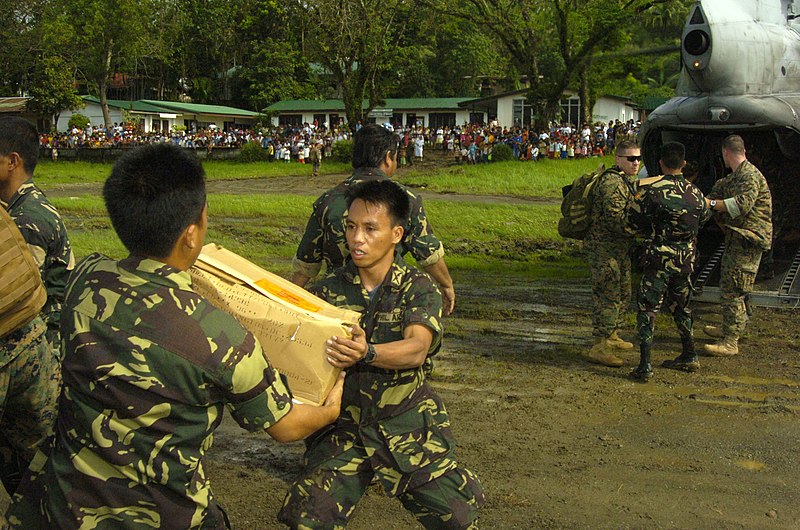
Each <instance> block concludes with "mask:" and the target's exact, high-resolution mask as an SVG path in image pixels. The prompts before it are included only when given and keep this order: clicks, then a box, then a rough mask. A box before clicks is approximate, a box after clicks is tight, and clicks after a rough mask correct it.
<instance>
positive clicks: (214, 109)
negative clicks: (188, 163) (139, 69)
mask: <svg viewBox="0 0 800 530" xmlns="http://www.w3.org/2000/svg"><path fill="white" fill-rule="evenodd" d="M141 101H142V102H144V103H149V104H151V105H157V106H159V107H162V108H164V109H170V110H172V111H180V112H185V113H189V114H218V115H221V116H249V117H253V116H258V112H253V111H252V110H245V109H237V108H236V107H226V106H225V105H204V104H201V103H180V102H177V101H158V100H154V99H143V100H141Z"/></svg>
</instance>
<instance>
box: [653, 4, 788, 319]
mask: <svg viewBox="0 0 800 530" xmlns="http://www.w3.org/2000/svg"><path fill="white" fill-rule="evenodd" d="M798 4H799V5H798V8H797V10H796V8H795V5H794V2H793V1H792V0H698V1H697V2H696V4H695V6H694V7H693V8H692V10H691V12H690V15H689V18H688V20H687V23H686V25H685V27H684V30H683V35H682V37H681V61H682V69H681V77H680V80H679V83H678V87H677V89H676V97H674V98H672V99H670V100H669V101H668V102H666V103H665V104H663V105H661V106H660V107H658V108H657V109H655V110H654V111H653V112H652V113H651V114H650V115H649V116H648V117H647V120H646V121H645V122H644V124H643V125H642V131H641V134H640V136H639V138H640V144H641V146H642V151H643V154H644V162H645V165H646V167H647V170H648V172H649V173H650V174H651V175H654V174H658V172H659V169H658V152H659V149H658V148H659V146H660V145H661V144H662V143H664V142H667V141H673V140H676V141H680V142H682V143H683V144H684V145H685V146H686V148H687V160H689V161H692V162H693V163H694V164H696V165H697V166H698V168H699V177H698V181H697V182H696V184H698V185H699V186H700V188H701V189H702V190H703V191H708V190H709V189H710V188H711V186H712V185H713V183H714V182H715V181H716V180H717V179H719V178H722V177H724V176H725V173H726V169H725V167H724V165H723V163H722V157H721V148H720V146H721V142H722V140H723V139H724V138H725V137H726V136H727V135H729V134H733V133H736V134H740V135H741V136H742V137H743V138H744V140H745V146H746V149H747V155H748V158H749V159H750V160H751V161H752V162H753V163H755V164H756V166H757V167H759V169H761V171H762V172H763V173H764V175H765V176H766V178H767V181H768V182H769V185H770V189H771V191H772V196H773V208H774V215H773V224H774V227H775V238H774V242H773V251H772V252H770V253H769V254H767V255H765V257H764V259H763V260H762V274H760V281H759V283H758V284H757V286H756V289H757V291H756V293H754V295H753V302H754V303H756V304H761V305H776V306H782V307H786V306H789V307H800V280H798V281H797V282H795V279H796V278H797V276H798V270H799V269H800V251H798V249H800V17H799V16H798V15H800V2H798ZM720 240H721V233H720V232H719V229H718V228H717V227H716V226H708V227H707V228H706V230H704V231H703V232H702V233H701V238H700V249H701V258H700V260H699V266H698V273H697V277H696V278H695V282H696V287H697V288H698V293H699V296H698V299H700V300H706V301H714V300H717V299H718V297H719V292H718V289H717V288H716V287H714V282H715V280H716V277H717V276H718V264H719V258H720V256H721V248H720V245H719V241H720Z"/></svg>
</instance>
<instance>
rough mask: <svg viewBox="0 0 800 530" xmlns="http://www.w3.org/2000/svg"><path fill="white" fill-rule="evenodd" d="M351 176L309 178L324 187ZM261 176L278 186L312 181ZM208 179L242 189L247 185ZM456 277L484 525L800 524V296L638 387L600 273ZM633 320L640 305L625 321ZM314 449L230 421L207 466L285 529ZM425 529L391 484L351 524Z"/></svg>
mask: <svg viewBox="0 0 800 530" xmlns="http://www.w3.org/2000/svg"><path fill="white" fill-rule="evenodd" d="M293 180H294V179H293ZM336 180H338V179H337V177H335V176H334V177H326V178H324V179H321V180H319V181H313V182H311V181H307V182H306V183H305V184H304V185H302V186H301V187H302V189H303V190H305V191H304V192H305V193H312V194H316V193H318V192H319V190H321V189H325V188H326V187H327V186H328V185H329V184H330V182H335V181H336ZM329 181H330V182H329ZM259 182H262V183H265V184H260V187H261V189H260V190H259V191H264V192H267V193H269V192H281V193H286V192H299V191H298V190H299V189H300V188H297V189H287V185H288V182H289V181H284V182H281V180H280V179H279V180H276V181H272V180H269V181H266V180H261V181H259ZM267 183H268V184H267ZM239 184H241V186H242V192H243V193H245V192H246V193H253V192H255V191H256V190H255V189H254V188H253V182H248V183H239ZM210 185H211V187H212V189H213V190H214V191H226V192H236V189H237V188H236V186H237V185H238V184H236V183H233V184H230V183H228V184H226V183H221V182H220V183H213V182H212V183H210ZM54 191H55V190H54ZM77 191H78V190H77V189H72V190H70V189H63V190H61V191H60V192H59V193H64V194H70V193H76V192H77ZM488 200H490V201H492V200H498V198H489V199H488ZM455 281H456V289H457V297H458V298H457V310H456V312H455V314H454V315H453V316H452V317H449V318H447V319H445V326H446V329H445V332H446V335H445V337H446V338H445V343H444V348H443V350H442V352H441V353H440V354H439V355H438V356H437V362H436V368H435V372H434V374H433V376H432V377H431V381H432V384H433V386H434V388H436V389H437V391H438V392H439V393H440V394H441V395H442V397H443V398H444V401H445V403H446V405H447V407H448V410H449V412H450V416H451V420H452V425H453V430H454V433H455V436H456V439H457V442H458V455H459V459H460V460H461V461H462V462H463V463H464V464H465V465H466V466H467V467H469V468H470V469H472V470H474V471H475V472H476V473H477V474H478V476H479V477H480V479H481V480H482V482H483V484H484V486H485V488H486V492H487V495H488V499H487V504H486V506H485V507H484V509H483V511H482V512H481V518H480V526H481V527H482V528H498V529H506V528H508V529H511V528H519V529H527V528H798V527H800V491H799V489H798V488H799V487H800V465H799V464H800V458H798V457H800V449H798V443H800V421H798V419H799V418H798V414H799V413H800V394H799V393H798V390H800V325H799V324H800V312H799V311H800V310H794V311H787V310H775V309H764V308H758V309H757V310H756V313H755V314H754V316H753V318H752V321H751V323H750V325H749V328H748V335H747V337H746V338H745V339H744V340H742V342H741V351H742V355H740V356H738V357H735V358H729V359H718V358H708V357H704V358H702V359H701V361H702V369H701V371H699V372H697V373H694V374H686V373H680V372H674V371H669V370H664V369H657V370H656V373H655V377H654V378H653V380H651V381H650V382H649V383H647V384H637V383H633V382H630V381H628V380H627V379H626V377H625V376H626V374H627V373H628V371H629V370H630V369H631V368H632V367H633V365H634V364H635V362H636V360H637V355H638V354H636V353H634V352H629V353H627V354H625V355H624V357H625V359H626V366H625V367H623V368H618V369H614V368H606V367H601V366H596V365H591V364H588V363H586V362H585V361H584V360H583V359H582V358H581V357H580V353H581V352H582V351H584V350H586V349H587V348H588V347H589V345H590V342H591V340H590V338H589V336H590V334H591V328H590V324H589V322H590V315H589V310H588V305H589V296H590V293H589V290H588V286H587V285H586V284H585V282H580V281H561V282H558V281H555V282H554V281H547V282H541V281H525V280H515V281H514V282H512V283H509V282H508V281H507V280H502V279H497V278H495V277H490V276H488V275H483V274H481V273H461V274H457V275H456V276H455ZM696 315H697V319H696V324H695V328H696V329H700V327H701V325H702V324H703V323H710V322H711V323H713V322H718V321H719V315H718V314H716V307H715V306H713V305H703V306H698V307H697V312H696ZM632 334H633V317H631V318H630V319H629V326H628V329H626V330H625V333H623V335H625V336H626V337H628V338H632ZM699 342H703V341H702V340H701V341H699ZM678 348H679V341H678V339H677V334H676V332H675V331H674V326H673V325H672V324H671V321H669V320H668V319H665V318H660V319H659V322H658V328H657V331H656V342H655V347H654V361H655V362H656V363H660V362H661V361H662V360H664V359H666V358H669V357H672V356H674V355H675V354H676V353H677V351H678ZM302 449H303V446H302V444H299V443H298V444H290V445H279V444H277V443H274V442H273V441H271V440H270V439H269V438H268V437H267V436H266V435H263V434H247V433H245V432H244V431H242V430H241V429H239V428H238V426H236V425H235V423H234V422H232V421H231V420H230V419H229V418H226V420H225V422H224V423H223V426H222V428H221V429H220V430H219V431H218V434H217V436H216V438H215V442H214V446H213V448H212V449H211V451H210V452H209V469H210V476H211V479H212V482H213V488H214V490H215V492H216V495H217V497H218V498H219V499H220V500H221V502H222V503H223V504H224V505H225V506H226V508H227V510H228V512H229V514H230V517H231V519H232V521H233V523H234V525H235V527H236V528H239V529H270V528H280V526H279V525H278V524H277V523H276V521H275V514H276V513H277V511H278V509H279V506H280V503H281V501H282V499H283V496H284V493H285V491H286V488H287V484H288V481H290V480H291V479H292V477H294V476H295V475H296V473H297V472H298V471H299V469H300V464H301V455H302ZM417 527H418V525H417V524H416V523H415V521H414V520H413V518H411V517H409V516H408V515H407V514H406V513H404V511H403V509H402V507H401V506H400V504H399V503H398V502H397V501H395V500H393V499H389V498H387V497H386V496H385V495H384V494H383V493H382V492H381V491H380V489H379V488H378V487H372V488H370V490H369V491H368V492H367V495H366V496H365V498H364V499H363V501H362V503H361V504H360V505H359V507H358V509H357V512H356V514H355V515H354V517H353V519H352V523H351V524H350V528H353V529H378V528H380V529H405V528H417Z"/></svg>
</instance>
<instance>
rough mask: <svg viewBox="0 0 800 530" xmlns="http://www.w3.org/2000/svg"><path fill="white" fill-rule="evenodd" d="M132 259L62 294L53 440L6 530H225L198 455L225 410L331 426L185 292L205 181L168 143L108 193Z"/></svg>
mask: <svg viewBox="0 0 800 530" xmlns="http://www.w3.org/2000/svg"><path fill="white" fill-rule="evenodd" d="M103 197H104V199H105V203H106V208H107V209H108V213H109V217H110V218H111V223H112V225H113V226H114V230H115V231H116V232H117V235H119V237H120V239H121V240H122V242H123V244H124V245H125V247H126V248H127V249H128V250H129V251H130V255H129V256H128V257H127V258H125V259H123V260H121V261H114V260H111V259H109V258H106V257H105V256H102V255H100V254H92V255H91V256H89V257H87V258H86V259H85V260H83V261H82V262H81V263H80V264H78V266H77V267H76V269H75V271H74V272H73V274H72V275H71V277H70V281H69V284H68V286H67V296H66V299H65V301H64V308H63V316H62V324H63V329H62V331H63V337H64V346H65V349H64V361H63V368H62V372H63V374H64V389H63V391H62V393H61V398H60V401H59V409H58V412H59V414H58V418H57V420H56V426H55V435H54V437H52V438H50V440H49V441H48V443H47V444H46V445H43V447H42V448H41V450H40V451H39V452H37V454H36V456H35V457H34V461H33V463H32V464H31V466H30V468H29V474H28V475H26V476H25V477H24V478H23V481H22V484H20V486H19V488H18V489H17V493H16V494H15V495H14V497H13V499H12V504H11V506H10V507H9V511H8V513H7V519H8V521H9V523H10V525H11V527H12V528H23V529H28V528H69V529H72V528H89V527H92V528H94V527H96V526H97V525H100V526H103V527H108V528H111V527H113V528H133V527H137V528H139V527H147V528H165V529H167V528H169V529H171V528H190V527H200V528H225V527H230V524H229V522H228V520H227V516H226V515H225V512H224V510H223V509H222V508H221V507H220V505H219V504H218V503H217V502H216V500H215V499H214V496H213V493H212V491H211V488H210V484H209V480H208V477H207V475H206V463H205V451H206V449H207V448H208V447H210V446H211V440H212V436H213V432H214V431H215V430H216V428H217V427H218V426H219V424H220V422H221V421H222V414H223V409H225V408H228V410H229V411H230V412H231V415H232V416H233V419H234V420H235V421H236V422H237V423H238V424H239V425H240V426H242V427H243V428H245V429H247V430H248V431H260V430H266V432H267V433H268V434H269V435H270V436H272V437H273V438H275V439H276V440H278V441H281V442H285V441H292V440H298V439H301V438H303V437H305V436H307V435H308V434H310V433H312V432H315V431H316V430H318V429H320V428H321V427H323V426H325V425H326V424H328V423H330V422H332V421H334V420H335V419H336V417H337V416H338V414H339V404H340V401H341V390H342V380H341V379H340V381H339V382H338V383H337V385H336V386H335V387H334V390H332V391H331V394H330V395H329V397H328V399H327V400H326V402H325V404H324V405H323V406H321V407H313V406H307V405H296V404H293V403H292V399H291V395H290V393H289V390H288V389H287V388H286V386H285V385H284V383H283V381H282V379H281V375H280V374H279V373H278V372H277V371H275V370H274V369H273V368H272V366H271V365H270V364H269V361H268V359H267V356H266V355H265V352H263V351H262V349H261V345H260V344H259V342H258V340H257V339H256V338H255V337H254V336H253V334H252V333H250V332H248V331H247V330H245V329H244V328H243V327H242V326H241V325H240V324H239V323H238V322H237V321H236V320H235V319H234V318H233V317H232V316H230V315H229V314H228V313H225V312H223V311H222V310H220V309H217V308H215V307H214V306H212V305H211V304H210V303H209V302H208V301H206V300H205V299H204V298H202V297H200V296H199V295H197V294H196V293H195V292H194V291H192V288H191V277H190V276H189V273H188V272H187V269H188V268H189V267H191V266H192V264H193V263H194V262H195V260H196V259H197V256H198V255H199V254H200V250H201V248H202V246H203V242H204V239H205V235H206V230H207V226H208V221H207V212H206V191H205V177H204V174H203V169H202V167H201V166H200V163H199V162H198V160H197V158H196V157H195V156H194V155H193V154H192V153H189V152H186V151H185V150H184V149H181V148H180V147H177V146H175V145H172V144H153V145H148V146H144V147H139V148H136V149H134V150H132V151H130V152H128V153H126V154H125V155H123V156H122V158H120V159H119V161H118V162H117V163H116V164H115V166H114V169H113V170H112V172H111V176H110V177H109V178H108V180H107V181H106V183H105V186H104V188H103Z"/></svg>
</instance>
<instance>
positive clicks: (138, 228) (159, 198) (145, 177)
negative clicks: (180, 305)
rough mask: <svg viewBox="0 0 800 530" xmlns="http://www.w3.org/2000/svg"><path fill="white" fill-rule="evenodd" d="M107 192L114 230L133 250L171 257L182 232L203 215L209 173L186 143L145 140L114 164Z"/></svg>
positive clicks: (107, 181)
mask: <svg viewBox="0 0 800 530" xmlns="http://www.w3.org/2000/svg"><path fill="white" fill-rule="evenodd" d="M103 198H104V199H105V202H106V209H107V210H108V215H109V217H111V224H112V225H113V226H114V230H116V232H117V235H118V236H119V238H120V240H122V243H123V244H124V245H125V247H126V248H127V249H128V250H129V251H130V252H131V253H132V254H137V255H142V256H149V257H154V258H165V257H167V256H168V255H169V253H170V252H171V251H172V248H173V247H174V245H175V242H176V241H177V240H178V237H179V236H180V235H181V232H183V231H184V229H186V227H187V226H189V225H190V224H192V223H197V222H199V221H200V218H201V215H202V212H203V206H205V204H206V182H205V173H204V171H203V167H202V166H201V165H200V161H199V160H198V159H197V157H196V156H195V155H194V153H191V152H189V151H188V150H186V149H183V148H180V147H178V146H175V145H171V144H150V145H145V146H142V147H137V148H135V149H133V150H131V151H129V152H128V153H125V154H124V155H123V156H122V157H121V158H120V159H119V160H118V161H117V163H116V164H114V168H113V169H112V170H111V175H110V176H109V177H108V180H106V183H105V185H104V186H103Z"/></svg>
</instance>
